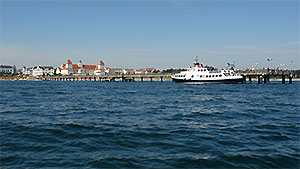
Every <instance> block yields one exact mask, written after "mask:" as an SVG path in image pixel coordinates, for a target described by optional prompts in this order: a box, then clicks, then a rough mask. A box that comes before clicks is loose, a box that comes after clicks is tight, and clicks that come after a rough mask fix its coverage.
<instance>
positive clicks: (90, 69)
mask: <svg viewBox="0 0 300 169" xmlns="http://www.w3.org/2000/svg"><path fill="white" fill-rule="evenodd" d="M56 74H61V75H103V74H105V69H104V62H103V61H102V60H101V61H100V62H99V63H98V65H84V64H82V61H81V60H80V61H79V62H78V63H77V64H73V63H72V62H71V60H70V59H68V60H67V62H66V63H65V64H62V65H61V66H60V67H58V68H57V69H56Z"/></svg>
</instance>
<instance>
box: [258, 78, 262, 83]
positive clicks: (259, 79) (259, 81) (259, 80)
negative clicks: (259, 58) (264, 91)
mask: <svg viewBox="0 0 300 169" xmlns="http://www.w3.org/2000/svg"><path fill="white" fill-rule="evenodd" d="M257 78H258V79H257V82H258V84H261V80H262V79H261V76H258V77H257Z"/></svg>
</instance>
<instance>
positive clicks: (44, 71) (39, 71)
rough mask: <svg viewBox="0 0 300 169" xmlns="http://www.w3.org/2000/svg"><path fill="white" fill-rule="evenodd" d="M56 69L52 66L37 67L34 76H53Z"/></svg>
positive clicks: (33, 69) (34, 68)
mask: <svg viewBox="0 0 300 169" xmlns="http://www.w3.org/2000/svg"><path fill="white" fill-rule="evenodd" d="M54 71H55V69H54V68H53V67H52V66H35V67H33V68H32V73H31V75H32V76H53V75H54Z"/></svg>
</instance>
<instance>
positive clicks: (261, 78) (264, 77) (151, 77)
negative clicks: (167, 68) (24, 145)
mask: <svg viewBox="0 0 300 169" xmlns="http://www.w3.org/2000/svg"><path fill="white" fill-rule="evenodd" d="M240 75H241V76H243V84H246V83H250V84H251V83H253V80H254V79H255V80H257V83H258V84H262V83H263V84H266V83H270V79H272V78H273V79H274V78H276V79H281V82H282V84H285V83H286V79H288V82H289V84H292V82H293V77H294V76H293V75H292V74H263V73H241V74H240ZM37 80H45V81H121V82H135V81H140V82H144V81H149V82H152V81H160V82H163V81H172V79H171V74H143V75H100V76H93V75H91V76H89V75H85V76H83V75H82V76H76V75H73V76H49V77H39V78H37Z"/></svg>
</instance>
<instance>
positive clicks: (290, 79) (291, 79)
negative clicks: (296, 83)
mask: <svg viewBox="0 0 300 169" xmlns="http://www.w3.org/2000/svg"><path fill="white" fill-rule="evenodd" d="M292 83H293V76H292V75H291V76H289V84H292Z"/></svg>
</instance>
